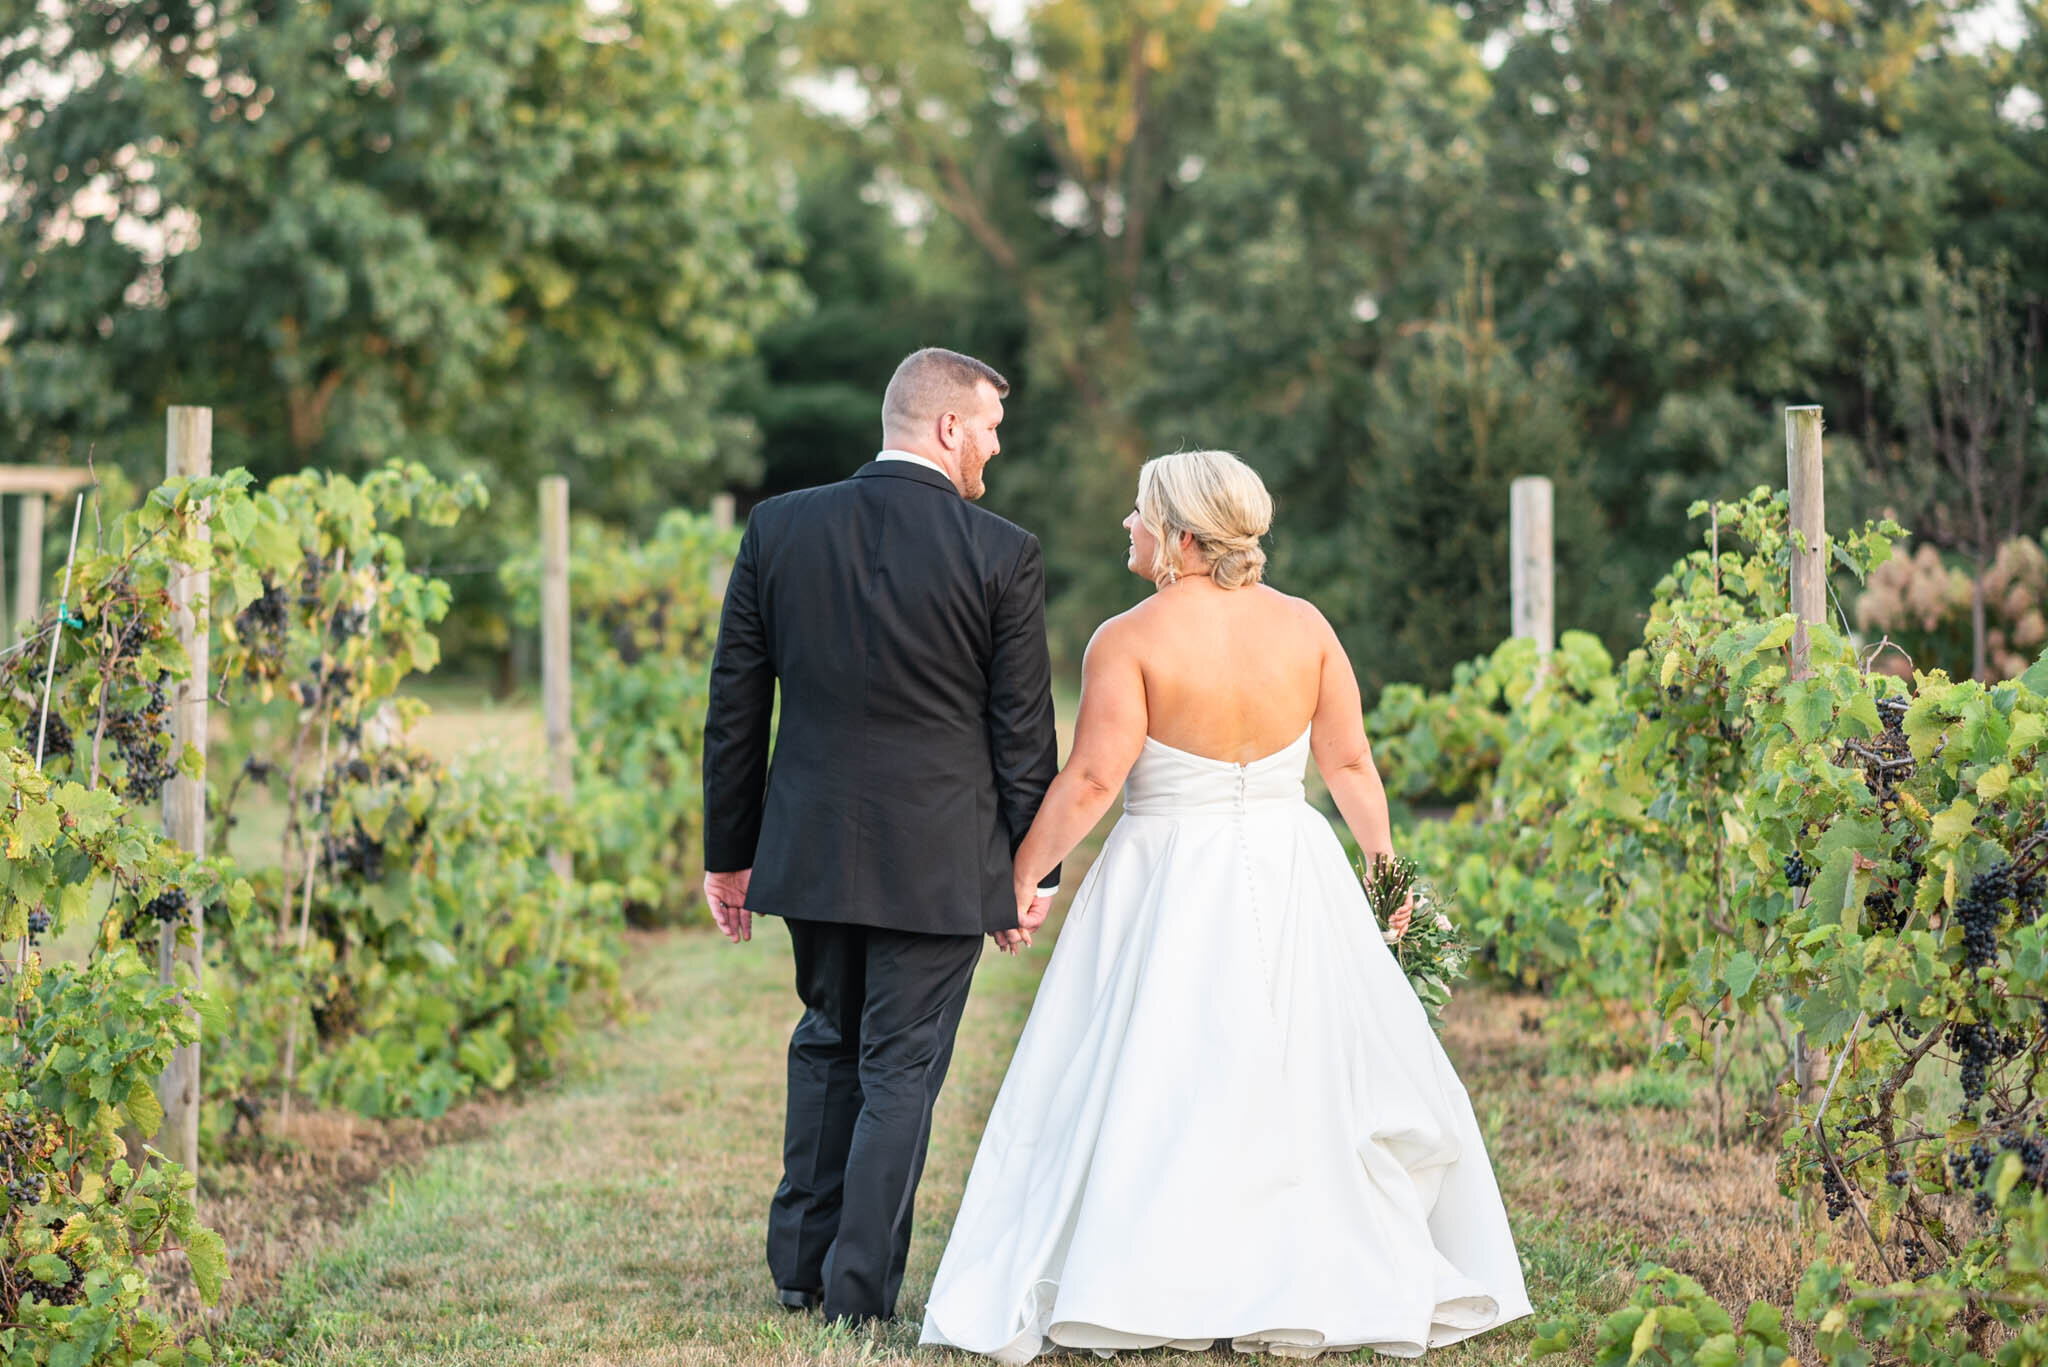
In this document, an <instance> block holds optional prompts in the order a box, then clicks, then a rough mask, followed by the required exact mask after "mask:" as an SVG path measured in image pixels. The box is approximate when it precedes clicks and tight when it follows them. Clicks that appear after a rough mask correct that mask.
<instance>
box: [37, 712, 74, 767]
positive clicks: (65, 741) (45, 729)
mask: <svg viewBox="0 0 2048 1367" xmlns="http://www.w3.org/2000/svg"><path fill="white" fill-rule="evenodd" d="M40 725H41V726H42V735H43V758H45V759H62V758H63V757H64V756H66V755H68V754H71V753H72V752H73V751H74V750H75V749H76V748H77V742H76V740H74V739H73V737H72V735H71V728H70V727H69V726H66V725H65V724H64V719H63V718H62V717H60V716H58V715H57V714H56V713H55V712H52V713H50V715H49V716H47V717H43V718H41V721H40Z"/></svg>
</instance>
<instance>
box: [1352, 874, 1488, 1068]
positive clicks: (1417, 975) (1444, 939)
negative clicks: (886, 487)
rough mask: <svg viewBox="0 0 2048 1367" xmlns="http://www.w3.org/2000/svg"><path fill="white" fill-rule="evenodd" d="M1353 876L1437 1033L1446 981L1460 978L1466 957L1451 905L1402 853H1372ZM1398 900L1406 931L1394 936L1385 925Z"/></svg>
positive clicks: (1466, 948) (1447, 995)
mask: <svg viewBox="0 0 2048 1367" xmlns="http://www.w3.org/2000/svg"><path fill="white" fill-rule="evenodd" d="M1359 879H1360V881H1361V882H1363V883H1364V885H1365V900H1366V901H1367V902H1368V903H1369V904H1371V906H1372V909H1373V915H1374V916H1375V917H1377V918H1378V920H1379V922H1380V934H1381V935H1382V936H1383V937H1385V939H1386V941H1387V943H1388V945H1389V946H1391V947H1392V949H1393V951H1394V962H1396V963H1398V964H1400V965H1401V971H1402V972H1403V973H1405V974H1407V975H1408V985H1409V986H1410V987H1412V988H1414V989H1415V995H1416V998H1417V999H1418V1000H1420V1001H1421V1002H1422V1009H1423V1011H1424V1013H1425V1014H1427V1015H1428V1017H1429V1023H1430V1026H1431V1028H1433V1029H1435V1030H1437V1031H1442V1029H1443V1028H1444V1021H1443V1012H1444V1007H1445V1006H1447V1005H1449V1003H1450V1000H1451V984H1452V983H1455V982H1457V981H1458V980H1459V979H1460V978H1463V977H1464V976H1465V967H1466V965H1467V964H1468V963H1469V962H1470V961H1471V958H1472V951H1471V947H1470V946H1468V945H1467V944H1466V943H1465V937H1464V933H1463V932H1462V931H1460V930H1459V929H1458V924H1457V920H1456V918H1455V917H1453V916H1452V915H1451V907H1450V906H1449V904H1448V903H1446V902H1445V901H1444V900H1443V898H1442V896H1441V895H1440V894H1439V893H1438V892H1437V890H1436V888H1435V886H1434V885H1433V884H1431V883H1430V882H1429V881H1428V880H1426V879H1424V878H1422V877H1421V876H1420V871H1419V869H1418V867H1417V865H1416V863H1415V861H1414V860H1413V859H1409V858H1407V857H1406V856H1403V855H1395V856H1393V857H1392V858H1389V857H1387V856H1386V855H1383V854H1376V855H1374V856H1373V857H1372V860H1371V862H1370V863H1369V864H1368V865H1367V866H1366V867H1365V868H1364V869H1362V870H1361V872H1360V874H1359ZM1403 902H1408V903H1409V904H1410V919H1409V922H1408V929H1407V930H1406V931H1404V932H1402V933H1401V934H1400V935H1399V936H1396V935H1395V934H1394V932H1393V931H1392V930H1391V929H1389V928H1388V926H1387V924H1386V923H1387V921H1388V920H1389V919H1390V918H1391V917H1392V916H1393V914H1394V913H1395V912H1396V911H1398V910H1400V908H1401V904H1402V903H1403Z"/></svg>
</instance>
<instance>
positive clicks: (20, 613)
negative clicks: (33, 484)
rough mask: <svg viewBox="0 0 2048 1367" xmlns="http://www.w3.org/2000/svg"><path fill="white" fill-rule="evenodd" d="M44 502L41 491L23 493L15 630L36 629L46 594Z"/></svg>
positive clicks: (17, 547)
mask: <svg viewBox="0 0 2048 1367" xmlns="http://www.w3.org/2000/svg"><path fill="white" fill-rule="evenodd" d="M43 504H44V498H43V496H42V495H41V494H39V493H35V494H23V495H22V498H21V531H20V533H19V535H18V536H17V537H16V538H15V546H14V630H15V631H16V633H18V634H19V633H26V632H30V631H33V630H35V624H36V614H37V613H38V612H40V611H42V606H43V603H42V596H43Z"/></svg>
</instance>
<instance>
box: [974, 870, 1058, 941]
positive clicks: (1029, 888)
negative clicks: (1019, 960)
mask: <svg viewBox="0 0 2048 1367" xmlns="http://www.w3.org/2000/svg"><path fill="white" fill-rule="evenodd" d="M1014 891H1015V892H1016V894H1017V928H1016V929H1015V930H995V931H990V932H989V938H990V939H992V940H994V941H995V942H996V948H997V949H1000V950H1003V951H1005V952H1007V953H1009V954H1013V955H1014V954H1016V953H1017V952H1018V951H1019V950H1024V949H1029V948H1030V947H1031V936H1032V935H1033V933H1034V932H1036V931H1037V930H1038V928H1039V927H1040V926H1042V925H1044V924H1045V918H1046V917H1047V916H1049V915H1051V914H1052V898H1050V897H1041V896H1039V895H1038V883H1037V880H1036V879H1033V880H1031V881H1029V882H1020V883H1018V884H1016V885H1015V888H1014Z"/></svg>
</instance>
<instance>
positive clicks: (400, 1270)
mask: <svg viewBox="0 0 2048 1367" xmlns="http://www.w3.org/2000/svg"><path fill="white" fill-rule="evenodd" d="M757 925H758V926H759V933H758V935H757V938H756V939H755V940H754V942H753V943H752V944H750V945H747V946H743V947H733V946H730V945H727V944H726V943H725V942H724V941H722V940H720V939H718V938H716V937H715V936H712V935H709V934H705V933H702V932H681V933H676V934H673V935H670V936H667V937H663V938H648V939H643V940H640V941H638V942H636V945H635V951H636V952H635V953H633V954H632V955H631V956H630V963H631V968H630V974H631V985H632V987H633V988H634V990H635V992H636V995H637V997H638V999H639V1001H640V1003H641V1006H642V1007H643V1010H644V1016H643V1018H642V1019H641V1020H640V1021H639V1023H638V1024H636V1025H633V1026H631V1027H628V1028H624V1029H618V1030H613V1031H609V1032H606V1033H604V1034H602V1035H598V1036H594V1037H592V1038H591V1040H590V1041H589V1048H588V1050H587V1055H588V1056H587V1057H586V1058H585V1059H584V1060H583V1061H582V1063H581V1065H580V1066H579V1067H578V1068H577V1069H576V1071H575V1073H574V1075H573V1076H571V1077H570V1078H569V1079H568V1080H567V1081H565V1082H563V1083H561V1084H558V1085H557V1086H555V1087H553V1088H552V1089H550V1090H547V1091H545V1092H543V1093H540V1094H538V1095H536V1096H534V1097H533V1098H532V1099H531V1100H530V1101H529V1103H528V1104H527V1105H525V1106H524V1107H522V1108H520V1109H519V1110H517V1111H516V1112H514V1113H513V1114H512V1115H511V1117H510V1118H509V1119H508V1120H506V1121H505V1122H504V1123H503V1124H501V1125H500V1126H499V1127H498V1128H497V1129H495V1130H494V1131H493V1132H491V1133H490V1134H489V1135H487V1136H486V1137H484V1138H482V1139H479V1140H475V1141H472V1142H468V1143H464V1144H461V1145H457V1146H454V1147H450V1148H447V1149H443V1150H441V1151H439V1152H437V1153H435V1154H434V1155H432V1156H431V1157H430V1158H429V1159H428V1160H427V1161H426V1162H425V1164H424V1165H423V1166H422V1167H421V1168H420V1169H419V1170H418V1171H416V1172H415V1173H413V1174H411V1175H409V1176H404V1177H400V1178H398V1179H397V1180H395V1181H394V1182H392V1183H391V1185H390V1186H389V1188H388V1189H387V1190H386V1191H385V1192H383V1193H382V1194H380V1196H379V1197H378V1198H377V1199H376V1200H374V1201H372V1202H371V1204H370V1205H369V1206H368V1207H367V1208H366V1209H365V1210H364V1211H363V1212H362V1213H361V1215H360V1216H359V1217H358V1218H357V1219H356V1221H355V1222H354V1224H353V1225H352V1226H351V1227H350V1228H349V1229H348V1230H347V1232H346V1234H345V1236H344V1237H343V1238H342V1239H341V1240H340V1241H339V1242H338V1243H337V1244H335V1245H334V1246H333V1247H331V1248H330V1249H328V1250H327V1251H326V1252H324V1253H323V1254H322V1255H321V1256H320V1257H318V1258H317V1259H316V1260H314V1261H312V1262H311V1263H309V1264H307V1265H305V1266H302V1267H301V1268H299V1269H298V1270H297V1271H296V1272H295V1273H293V1274H292V1275H291V1276H290V1277H289V1278H288V1279H287V1281H286V1284H285V1289H284V1291H283V1293H282V1294H281V1295H279V1296H278V1297H277V1298H275V1299H274V1300H272V1301H271V1302H269V1303H267V1304H262V1305H258V1306H256V1307H252V1308H249V1309H245V1310H244V1311H243V1312H242V1313H241V1314H240V1316H239V1317H238V1319H237V1321H236V1323H235V1325H234V1328H233V1333H234V1335H235V1336H236V1337H237V1338H238V1339H239V1340H240V1341H242V1342H244V1343H246V1344H248V1345H251V1346H256V1347H261V1348H263V1349H265V1350H267V1351H270V1352H272V1353H275V1354H277V1355H278V1356H279V1357H281V1358H282V1359H283V1360H284V1361H286V1362H288V1363H295V1364H301V1363H302V1364H313V1363H320V1364H333V1367H354V1365H356V1364H364V1365H367V1364H372V1363H376V1364H394V1365H402V1364H422V1365H424V1364H428V1363H432V1364H436V1367H460V1365H461V1364H479V1365H480V1364H486V1363H489V1364H508V1365H509V1364H525V1365H527V1367H568V1365H569V1364H579V1365H581V1364H596V1363H607V1364H614V1363H636V1364H637V1363H647V1364H659V1363H713V1362H718V1363H726V1362H734V1363H742V1364H758V1365H759V1367H766V1365H767V1364H784V1363H800V1362H855V1361H859V1362H873V1363H902V1362H907V1361H909V1360H911V1358H912V1355H913V1354H915V1356H916V1359H917V1360H919V1361H925V1362H930V1361H936V1360H940V1359H942V1358H943V1357H945V1356H947V1355H941V1354H936V1353H932V1352H928V1351H920V1350H917V1349H916V1334H917V1326H918V1320H919V1317H920V1316H919V1312H920V1310H921V1307H922V1302H923V1297H924V1294H925V1291H926V1290H927V1288H929V1286H930V1284H931V1278H932V1274H933V1272H934V1270H935V1268H936V1265H937V1261H938V1256H939V1253H940V1251H941V1249H942V1248H943V1245H944V1241H945V1236H946V1232H947V1230H948V1228H949V1226H950V1224H951V1221H952V1217H953V1213H954V1210H955V1208H956V1205H957V1202H958V1200H959V1194H960V1190H961V1188H962V1186H963V1184H964V1182H965V1179H966V1172H967V1167H968V1165H969V1163H970V1162H971V1160H972V1158H973V1153H974V1146H975V1143H976V1140H977V1138H978V1136H979V1131H980V1126H981V1122H982V1120H983V1118H984V1117H985V1116H986V1114H987V1112H988V1108H989V1106H990V1105H991V1103H992V1102H993V1100H994V1096H995V1091H996V1088H997V1086H998V1084H999V1083H1000V1081H1001V1078H1002V1073H1003V1070H1004V1069H1005V1067H1006V1066H1007V1064H1008V1061H1009V1055H1010V1052H1011V1050H1012V1048H1013V1047H1014V1043H1015V1040H1016V1038H1017V1036H1018V1032H1019V1030H1020V1029H1021V1027H1022V1024H1023V1020H1024V1016H1025V1014H1026V1013H1027V1012H1028V1010H1029V1008H1030V1004H1031V999H1032V995H1033V993H1034V992H1035V989H1036V985H1037V978H1038V974H1039V973H1040V972H1041V971H1042V970H1043V967H1044V963H1045V955H1044V954H1043V953H1042V952H1040V953H1038V954H1036V955H1034V956H1033V957H1031V958H1027V959H1023V960H1012V959H1009V958H1007V957H1004V956H999V955H994V954H991V955H988V956H986V957H985V958H984V961H983V963H982V965H981V968H980V972H979V974H978V976H977V979H976V984H975V991H974V994H973V996H972V997H971V998H970V1001H969V1007H968V1012H967V1017H966V1020H965V1021H964V1023H963V1025H962V1027H961V1031H960V1045H959V1048H958V1052H957V1054H956V1059H955V1063H954V1067H953V1072H952V1076H951V1078H950V1080H949V1081H948V1084H947V1088H946V1092H945V1094H944V1096H943V1097H942V1099H941V1103H940V1107H939V1113H938V1116H937V1119H936V1122H935V1125H934V1138H933V1147H932V1156H931V1161H930V1164H929V1167H928V1169H927V1172H926V1176H925V1180H924V1184H923V1187H922V1190H921V1192H920V1195H919V1203H918V1213H917V1220H918V1227H917V1234H916V1241H915V1245H914V1248H913V1252H912V1259H911V1267H910V1272H909V1276H908V1279H907V1282H906V1288H905V1294H904V1303H903V1306H902V1309H903V1314H902V1316H901V1318H900V1319H899V1321H898V1322H897V1323H896V1324H894V1325H890V1326H885V1327H881V1328H878V1329H875V1330H870V1331H863V1332H858V1333H848V1332H845V1331H841V1330H836V1329H832V1328H828V1327H827V1326H826V1325H824V1324H823V1323H822V1322H821V1321H820V1320H819V1319H818V1318H817V1317H815V1316H791V1315H788V1314H786V1313H785V1312H784V1311H782V1310H781V1309H780V1308H779V1307H777V1306H776V1305H775V1304H774V1303H773V1301H772V1300H771V1299H770V1297H769V1291H770V1287H769V1282H768V1274H767V1270H766V1267H765V1265H764V1262H763V1257H762V1242H763V1237H764V1235H763V1221H764V1216H765V1212H766V1204H767V1199H768V1196H769V1194H770V1192H771V1191H772V1190H773V1188H774V1185H775V1181H776V1177H777V1174H778V1161H779V1150H780V1133H781V1121H782V1068H783V1047H784V1044H785V1041H786V1040H787V1037H788V1031H789V1028H790V1027H791V1025H792V1024H793V1023H794V1021H795V1017H796V1015H797V1012H798V1009H799V1008H798V1007H797V1004H796V999H795V996H794V994H793V992H792V990H791V988H790V985H789V976H790V967H789V953H788V942H787V937H786V936H785V934H784V933H783V930H782V927H781V925H780V923H779V922H776V921H774V920H772V919H764V920H763V921H762V922H759V923H757ZM1467 1082H1468V1084H1469V1085H1470V1086H1471V1088H1472V1090H1473V1093H1474V1096H1475V1099H1476V1100H1477V1102H1478V1108H1479V1113H1480V1115H1481V1117H1482V1122H1483V1123H1484V1124H1485V1125H1486V1127H1487V1129H1488V1131H1489V1134H1490V1135H1497V1134H1498V1133H1499V1128H1500V1127H1501V1126H1502V1125H1511V1124H1514V1123H1516V1119H1517V1107H1518V1101H1517V1092H1518V1090H1519V1089H1520V1079H1519V1076H1498V1077H1493V1076H1488V1075H1486V1074H1484V1073H1475V1074H1473V1075H1470V1076H1468V1078H1467ZM1501 1177H1502V1182H1503V1186H1504V1188H1505V1189H1506V1190H1507V1192H1508V1199H1509V1204H1510V1207H1511V1210H1513V1211H1514V1213H1515V1219H1516V1224H1517V1230H1518V1240H1519V1242H1520V1246H1521V1250H1522V1253H1523V1257H1524V1260H1525V1263H1526V1266H1527V1269H1528V1274H1529V1280H1530V1289H1531V1293H1532V1297H1533V1299H1534V1300H1535V1301H1536V1304H1537V1314H1536V1316H1535V1317H1534V1318H1532V1319H1529V1320H1524V1321H1521V1322H1519V1323H1517V1324H1515V1325H1513V1326H1510V1327H1508V1328H1506V1329H1503V1330H1500V1331H1497V1332H1495V1333H1492V1334H1489V1335H1485V1336H1483V1337H1481V1338H1480V1339H1477V1340H1474V1341H1471V1342H1468V1343H1466V1344H1461V1345H1458V1346H1456V1347H1454V1348H1451V1349H1446V1350H1443V1351H1441V1352H1438V1353H1432V1354H1431V1355H1430V1361H1431V1362H1442V1363H1451V1364H1496V1363H1508V1362H1514V1361H1519V1360H1520V1359H1521V1357H1522V1356H1523V1354H1524V1352H1525V1350H1526V1347H1527V1345H1528V1342H1529V1340H1530V1338H1531V1337H1532V1336H1533V1333H1534V1327H1535V1325H1536V1324H1537V1323H1539V1322H1541V1321H1542V1320H1544V1319H1547V1318H1550V1317H1552V1316H1555V1315H1559V1314H1578V1315H1581V1316H1587V1315H1591V1314H1594V1313H1597V1312H1600V1311H1604V1310H1605V1309H1608V1308H1611V1307H1612V1306H1614V1305H1615V1304H1618V1303H1619V1302H1620V1300H1621V1299H1623V1298H1624V1297H1625V1295H1626V1294H1627V1284H1628V1277H1627V1273H1628V1271H1629V1270H1630V1269H1631V1268H1632V1267H1633V1266H1634V1264H1635V1262H1636V1261H1637V1260H1638V1258H1639V1257H1640V1256H1641V1254H1642V1252H1643V1250H1642V1248H1641V1247H1640V1246H1639V1245H1638V1244H1636V1243H1634V1242H1632V1241H1631V1240H1629V1239H1627V1238H1617V1237H1612V1236H1610V1235H1608V1234H1607V1233H1605V1232H1603V1230H1601V1229H1600V1228H1593V1227H1587V1226H1586V1225H1584V1224H1582V1223H1574V1222H1573V1221H1572V1220H1570V1219H1568V1218H1566V1217H1564V1216H1561V1215H1557V1214H1549V1213H1545V1212H1543V1211H1542V1210H1540V1209H1537V1208H1535V1207H1534V1206H1533V1205H1532V1204H1530V1203H1531V1202H1532V1201H1534V1200H1535V1199H1536V1196H1535V1194H1534V1193H1524V1192H1522V1191H1520V1190H1519V1187H1518V1182H1517V1178H1516V1174H1515V1173H1514V1172H1512V1171H1507V1170H1505V1169H1504V1170H1503V1171H1502V1173H1501ZM1201 1356H1202V1355H1194V1356H1190V1355H1186V1354H1174V1353H1150V1354H1145V1355H1143V1357H1142V1360H1143V1361H1144V1362H1147V1363H1153V1362H1162V1363H1164V1362H1194V1361H1196V1360H1197V1358H1199V1357H1201ZM1564 1360H1565V1361H1570V1360H1571V1359H1569V1358H1566V1359H1564Z"/></svg>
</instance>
